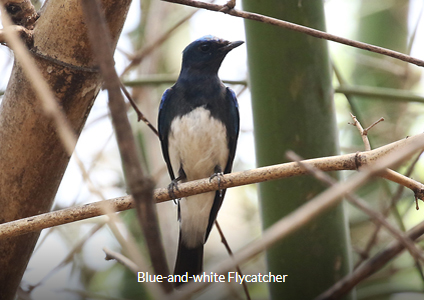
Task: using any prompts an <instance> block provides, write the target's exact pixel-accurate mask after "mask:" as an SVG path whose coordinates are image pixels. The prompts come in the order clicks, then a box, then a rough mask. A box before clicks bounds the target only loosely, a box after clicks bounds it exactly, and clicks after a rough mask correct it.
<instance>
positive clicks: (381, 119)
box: [363, 117, 384, 150]
mask: <svg viewBox="0 0 424 300" xmlns="http://www.w3.org/2000/svg"><path fill="white" fill-rule="evenodd" d="M383 121H384V118H383V117H381V118H380V119H378V120H377V121H375V122H374V123H372V124H371V125H370V126H368V127H367V128H365V129H364V133H363V134H364V135H367V134H368V131H369V130H370V129H371V128H373V127H374V126H375V125H377V124H378V123H380V122H383ZM370 150H371V149H370Z"/></svg>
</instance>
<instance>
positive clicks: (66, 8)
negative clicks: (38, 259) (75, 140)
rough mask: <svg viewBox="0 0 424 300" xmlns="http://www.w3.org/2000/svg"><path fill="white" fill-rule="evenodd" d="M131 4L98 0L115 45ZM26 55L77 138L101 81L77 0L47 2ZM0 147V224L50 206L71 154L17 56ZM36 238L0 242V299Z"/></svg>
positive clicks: (10, 290) (8, 294) (1, 118)
mask: <svg viewBox="0 0 424 300" xmlns="http://www.w3.org/2000/svg"><path fill="white" fill-rule="evenodd" d="M130 3H131V1H130V0H124V1H112V0H103V1H102V4H103V7H104V10H105V15H106V18H107V21H108V24H109V28H110V31H111V35H112V38H113V40H114V45H115V46H116V43H117V40H118V37H119V35H120V33H121V30H122V26H123V24H124V21H125V18H126V15H127V11H128V8H129V5H130ZM31 52H32V53H33V57H34V59H35V61H36V64H37V66H38V68H39V69H40V70H41V71H42V73H43V76H44V78H45V79H46V81H47V82H48V84H49V85H50V87H51V89H52V91H53V93H54V94H55V96H56V99H57V101H58V103H59V104H60V106H61V107H62V108H63V111H64V112H65V113H66V116H67V118H68V121H69V122H70V123H71V125H72V127H73V129H74V130H75V134H76V135H79V134H80V132H81V130H82V128H83V126H84V123H85V121H86V118H87V116H88V114H89V112H90V109H91V107H92V105H93V101H94V99H95V97H96V96H97V93H98V92H99V90H100V87H101V80H100V74H99V72H98V70H97V69H96V64H95V62H94V60H93V56H92V54H91V48H90V45H89V40H88V37H87V33H86V27H85V24H84V17H83V14H82V11H81V6H80V3H79V1H78V0H62V1H58V0H55V1H47V3H46V4H45V5H44V7H43V8H42V13H41V17H40V19H39V20H38V22H37V23H36V26H35V29H34V47H33V48H32V49H31ZM0 145H1V151H0V166H1V167H0V207H1V208H2V209H1V211H0V223H4V222H9V221H12V220H16V219H19V218H24V217H28V216H32V215H36V214H40V213H44V212H46V211H48V210H50V208H51V206H52V203H53V200H54V197H55V194H56V191H57V188H58V186H59V184H60V181H61V179H62V176H63V173H64V172H65V169H66V166H67V164H68V162H69V158H70V157H69V156H68V155H67V153H66V151H65V150H64V147H63V146H62V143H61V141H60V139H59V137H58V135H57V133H56V128H55V126H54V124H53V122H52V120H51V119H49V118H48V117H46V116H45V115H44V114H43V111H42V109H41V106H40V102H39V100H38V99H37V98H36V96H35V93H34V91H33V90H32V88H31V83H30V81H29V80H28V78H26V77H25V75H24V73H23V71H22V68H21V66H20V64H19V62H16V61H15V65H14V67H13V71H12V75H11V78H10V81H9V84H8V87H7V90H6V92H5V95H4V97H3V101H2V104H1V107H0ZM38 236H39V233H34V234H27V235H23V236H19V237H16V238H11V239H8V240H6V241H3V242H2V243H1V244H0V270H2V272H0V295H1V296H2V297H1V298H2V299H13V298H14V295H15V292H16V289H17V288H18V286H19V283H20V281H21V278H22V275H23V273H24V271H25V268H26V266H27V263H28V260H29V258H30V256H31V253H32V251H33V249H34V246H35V244H36V242H37V239H38ZM52 251H53V249H52Z"/></svg>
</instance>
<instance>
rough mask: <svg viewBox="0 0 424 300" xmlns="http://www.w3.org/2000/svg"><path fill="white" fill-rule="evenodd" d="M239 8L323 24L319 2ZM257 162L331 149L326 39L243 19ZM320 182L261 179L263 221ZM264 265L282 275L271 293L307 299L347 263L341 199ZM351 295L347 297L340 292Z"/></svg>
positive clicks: (282, 0)
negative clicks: (338, 204)
mask: <svg viewBox="0 0 424 300" xmlns="http://www.w3.org/2000/svg"><path fill="white" fill-rule="evenodd" d="M243 7H244V9H245V10H247V11H251V12H255V13H260V14H264V15H267V16H272V17H276V18H279V19H282V20H287V21H290V22H294V23H297V24H302V25H306V26H309V27H312V28H317V29H321V30H322V29H325V23H324V11H323V3H322V1H316V0H304V1H292V0H270V1H267V2H262V1H256V0H244V1H243ZM245 27H246V39H247V49H248V64H249V71H250V83H249V86H250V89H251V94H252V106H253V118H254V131H255V144H256V157H257V164H258V166H265V165H271V164H274V163H281V162H284V161H286V158H285V155H284V153H285V152H286V150H289V149H290V150H293V151H295V152H296V153H297V154H299V155H301V156H302V157H304V158H312V157H319V156H327V155H334V154H336V153H337V152H338V144H337V138H336V136H337V134H336V131H335V117H334V107H333V99H332V92H333V91H332V87H331V80H330V78H331V76H330V63H329V59H328V49H327V43H326V42H325V41H323V40H320V39H316V38H313V37H310V36H306V35H303V34H300V33H297V32H291V31H288V30H284V29H281V28H277V27H273V26H270V25H266V24H261V23H257V22H256V23H255V22H253V21H245ZM323 189H324V187H323V186H322V184H321V183H319V182H317V181H316V180H315V179H313V178H311V177H301V178H289V179H284V180H280V181H274V182H267V183H261V184H260V188H259V196H260V201H261V213H262V219H263V227H264V228H268V227H269V226H271V225H272V224H273V223H275V222H276V221H277V220H279V219H280V218H282V217H284V216H286V215H287V214H288V213H290V212H292V211H293V210H295V209H296V208H298V207H299V206H300V205H302V204H303V203H305V202H306V201H308V199H311V198H312V197H314V196H315V195H316V194H318V193H319V192H321V191H322V190H323ZM267 264H268V271H270V272H272V273H273V274H287V275H288V277H287V279H288V280H286V282H285V283H273V284H270V285H269V289H270V294H271V298H272V299H313V298H314V297H315V296H317V295H318V294H320V293H321V292H322V291H324V290H325V289H326V288H328V287H329V286H331V285H332V284H333V283H335V282H336V281H337V280H338V279H340V278H341V277H342V276H344V275H345V274H347V273H348V272H349V269H350V259H349V251H348V228H347V224H346V220H345V216H344V212H343V207H342V205H340V206H338V207H336V208H334V209H333V210H332V211H330V212H328V213H326V214H324V215H322V216H321V217H320V218H318V219H317V220H315V221H313V222H312V223H311V224H310V225H309V226H307V227H306V228H304V229H302V230H300V231H298V232H297V233H296V234H295V235H293V236H291V237H289V238H288V239H286V240H284V242H281V243H279V244H278V245H276V246H274V247H272V248H271V249H269V251H267ZM346 299H352V296H351V295H350V296H348V297H346Z"/></svg>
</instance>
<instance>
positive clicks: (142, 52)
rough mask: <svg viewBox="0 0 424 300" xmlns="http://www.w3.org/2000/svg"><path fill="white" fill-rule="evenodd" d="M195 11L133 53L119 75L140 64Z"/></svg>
mask: <svg viewBox="0 0 424 300" xmlns="http://www.w3.org/2000/svg"><path fill="white" fill-rule="evenodd" d="M196 12H197V10H196V11H194V12H192V13H190V14H188V15H187V16H185V17H184V18H182V19H181V20H180V21H178V22H177V23H176V24H175V25H174V26H172V27H171V28H169V29H168V30H167V31H166V32H165V33H164V34H162V35H161V36H160V37H159V38H158V39H157V40H156V41H154V42H153V43H152V44H150V45H148V46H146V47H144V48H143V49H141V50H140V51H139V52H138V53H137V54H135V55H134V57H133V58H132V60H131V63H130V64H129V65H128V66H127V67H126V68H125V70H124V71H123V72H122V74H121V77H122V76H124V75H125V74H126V73H128V71H129V70H131V68H133V67H134V66H136V65H138V64H140V63H141V62H142V61H143V59H144V58H145V57H146V56H147V55H149V54H150V53H151V52H152V51H153V50H155V49H156V48H158V47H159V46H160V45H162V44H163V43H164V42H165V41H166V40H167V39H168V38H169V37H170V36H171V34H172V33H173V32H174V31H175V30H176V29H178V28H179V27H180V26H181V25H183V24H184V23H185V22H187V21H188V20H190V19H191V17H192V16H193V15H194V14H195V13H196Z"/></svg>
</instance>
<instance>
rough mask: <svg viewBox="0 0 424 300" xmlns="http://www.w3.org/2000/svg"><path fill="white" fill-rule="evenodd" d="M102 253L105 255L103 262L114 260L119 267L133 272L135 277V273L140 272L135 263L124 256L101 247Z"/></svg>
mask: <svg viewBox="0 0 424 300" xmlns="http://www.w3.org/2000/svg"><path fill="white" fill-rule="evenodd" d="M103 252H104V253H105V254H106V257H105V260H116V261H117V262H119V263H120V264H121V265H123V266H124V267H126V268H127V269H128V270H130V271H131V272H133V273H134V274H135V275H137V273H138V272H140V269H139V268H138V266H137V265H136V264H135V262H133V261H132V260H131V259H129V258H128V257H126V256H125V255H122V254H121V253H118V252H115V251H112V250H110V249H108V248H107V247H103Z"/></svg>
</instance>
